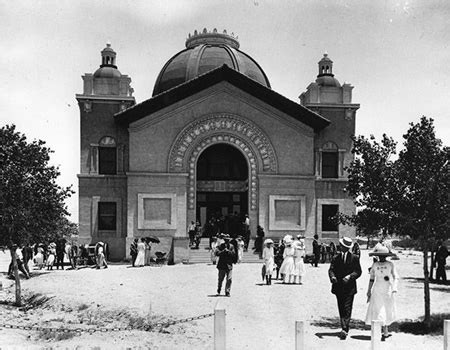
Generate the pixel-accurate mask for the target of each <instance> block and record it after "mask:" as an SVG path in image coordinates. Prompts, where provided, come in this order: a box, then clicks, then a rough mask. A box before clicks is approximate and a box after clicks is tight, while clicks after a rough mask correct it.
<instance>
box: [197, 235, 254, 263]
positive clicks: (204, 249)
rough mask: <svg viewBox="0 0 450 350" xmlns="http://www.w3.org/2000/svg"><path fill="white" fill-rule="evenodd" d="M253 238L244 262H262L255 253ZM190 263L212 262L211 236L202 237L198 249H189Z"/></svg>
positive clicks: (245, 253)
mask: <svg viewBox="0 0 450 350" xmlns="http://www.w3.org/2000/svg"><path fill="white" fill-rule="evenodd" d="M253 244H254V242H253V240H250V243H249V245H248V246H249V249H248V251H246V252H244V257H243V259H242V263H260V264H262V259H260V258H259V255H258V254H255V253H253V249H251V248H252V247H253ZM189 264H211V251H210V250H209V238H202V239H201V241H200V244H199V246H198V249H190V250H189Z"/></svg>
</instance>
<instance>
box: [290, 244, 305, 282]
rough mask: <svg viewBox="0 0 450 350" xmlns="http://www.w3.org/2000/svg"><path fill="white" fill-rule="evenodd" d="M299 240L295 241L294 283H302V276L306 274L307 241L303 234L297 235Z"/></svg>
mask: <svg viewBox="0 0 450 350" xmlns="http://www.w3.org/2000/svg"><path fill="white" fill-rule="evenodd" d="M297 239H298V241H295V243H294V248H295V253H294V273H293V275H294V283H298V284H302V278H303V276H304V275H305V272H306V270H305V263H304V261H303V258H304V257H305V241H304V239H303V238H302V237H301V236H297Z"/></svg>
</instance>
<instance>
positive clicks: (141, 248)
mask: <svg viewBox="0 0 450 350" xmlns="http://www.w3.org/2000/svg"><path fill="white" fill-rule="evenodd" d="M137 251H138V254H137V257H136V261H135V262H134V266H144V265H145V243H144V242H139V243H138V244H137Z"/></svg>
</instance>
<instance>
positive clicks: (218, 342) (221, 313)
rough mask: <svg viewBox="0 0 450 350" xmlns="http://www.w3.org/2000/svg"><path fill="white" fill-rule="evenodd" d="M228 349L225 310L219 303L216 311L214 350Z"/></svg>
mask: <svg viewBox="0 0 450 350" xmlns="http://www.w3.org/2000/svg"><path fill="white" fill-rule="evenodd" d="M225 349H226V332H225V309H224V308H223V307H221V306H219V303H218V302H217V304H216V307H215V309H214V350H225Z"/></svg>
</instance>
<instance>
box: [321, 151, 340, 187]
mask: <svg viewBox="0 0 450 350" xmlns="http://www.w3.org/2000/svg"><path fill="white" fill-rule="evenodd" d="M321 168H322V169H321V175H322V178H324V179H327V178H328V179H330V178H338V177H339V172H338V170H339V152H338V147H337V145H336V144H335V143H334V142H327V143H325V144H324V145H323V146H322V167H321Z"/></svg>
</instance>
